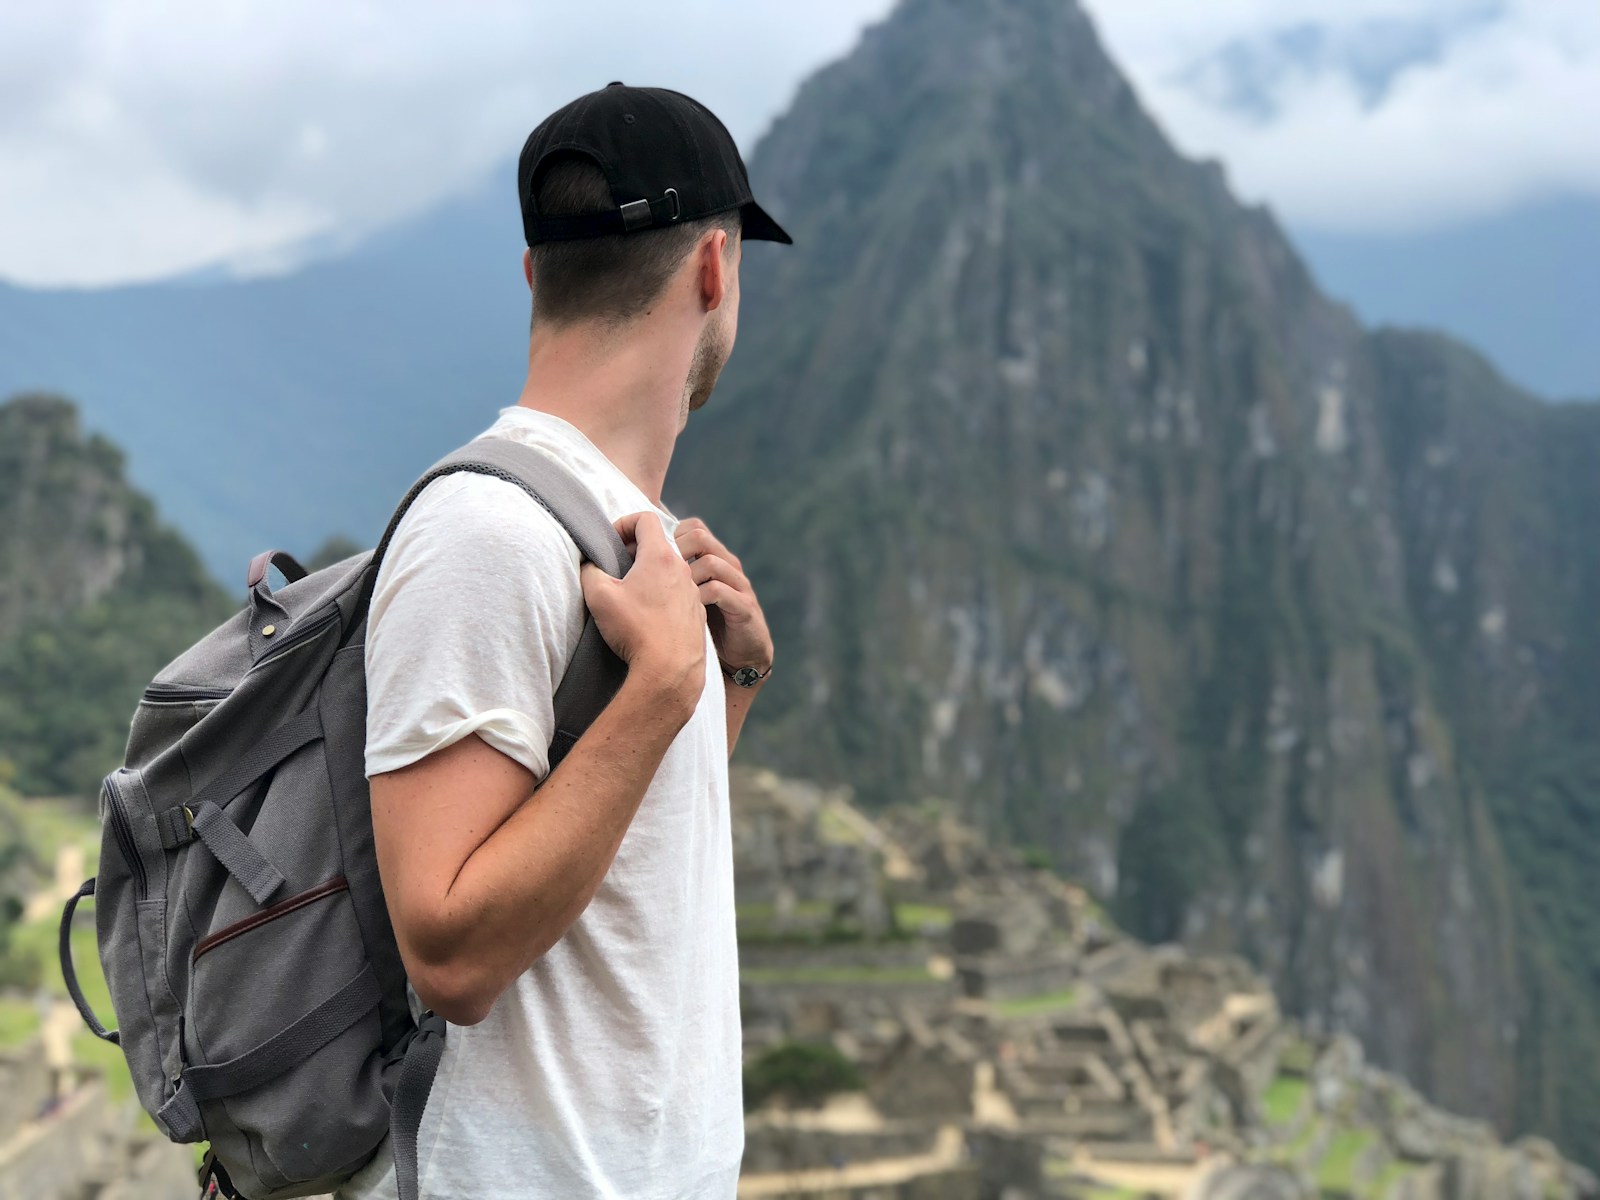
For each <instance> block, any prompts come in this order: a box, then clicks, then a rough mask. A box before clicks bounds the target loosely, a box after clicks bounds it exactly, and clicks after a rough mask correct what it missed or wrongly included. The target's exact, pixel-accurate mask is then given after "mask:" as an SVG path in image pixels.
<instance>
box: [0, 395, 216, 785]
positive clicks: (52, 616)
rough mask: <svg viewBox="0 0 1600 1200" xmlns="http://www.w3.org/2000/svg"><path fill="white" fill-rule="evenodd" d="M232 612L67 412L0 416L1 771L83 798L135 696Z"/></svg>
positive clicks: (40, 401)
mask: <svg viewBox="0 0 1600 1200" xmlns="http://www.w3.org/2000/svg"><path fill="white" fill-rule="evenodd" d="M229 610H230V604H229V602H228V599H227V597H226V596H224V595H223V594H222V592H221V591H220V590H219V589H218V588H217V586H216V584H214V583H213V582H212V581H211V580H210V579H209V578H208V577H207V575H206V574H205V572H204V571H203V570H202V569H201V567H200V563H199V560H198V558H196V556H195V553H194V551H193V550H192V549H191V548H190V547H189V545H188V543H186V542H185V541H184V540H183V538H181V537H180V536H179V535H178V534H177V533H176V532H174V531H173V530H172V529H170V528H169V527H167V526H166V525H164V524H163V523H162V522H161V520H160V519H159V518H158V517H157V515H156V512H155V509H154V507H153V506H152V505H151V503H150V501H149V500H148V499H147V498H146V497H145V496H143V495H142V494H140V493H139V492H138V491H136V490H134V489H133V488H132V487H130V486H129V485H128V483H127V481H126V480H125V479H124V477H123V462H122V455H121V452H120V451H119V450H118V449H117V448H116V447H115V446H113V445H112V444H111V443H110V442H109V441H107V440H106V439H104V438H102V437H97V436H90V435H87V434H85V433H84V431H83V430H82V429H81V428H80V426H79V423H78V418H77V413H76V412H75V411H74V409H73V407H72V406H71V405H70V404H69V403H68V402H67V401H65V400H63V399H60V398H58V397H51V396H37V395H34V396H20V397H16V398H14V399H12V400H10V401H9V402H7V403H5V404H3V405H0V771H4V773H5V775H6V777H7V778H9V780H10V781H11V782H12V783H13V785H14V786H16V787H17V788H19V789H20V790H21V791H22V792H23V793H24V794H28V795H54V794H70V795H76V796H92V795H93V794H94V793H95V792H96V791H97V790H98V787H99V780H100V777H101V776H102V775H104V774H105V773H106V772H107V771H109V770H111V768H113V767H115V766H116V765H117V764H118V763H119V762H121V760H122V749H123V742H124V740H125V738H126V737H127V722H128V718H129V716H130V715H131V714H132V712H133V708H134V705H135V704H136V703H137V702H138V699H139V693H140V691H141V690H142V689H143V687H144V686H145V684H147V683H148V682H149V681H150V679H151V677H152V676H154V675H155V673H156V672H157V671H158V670H159V669H160V668H161V667H162V666H163V665H165V664H166V663H167V662H168V661H170V660H171V659H172V658H173V657H174V655H176V653H177V652H178V651H179V650H181V649H182V648H183V647H185V646H187V645H188V644H189V643H190V642H192V641H194V639H195V638H196V637H198V636H199V635H200V634H201V633H204V632H205V631H206V630H207V629H209V628H210V627H211V626H213V625H215V624H216V623H217V622H218V621H220V620H222V619H223V618H224V617H226V616H227V615H228V612H229Z"/></svg>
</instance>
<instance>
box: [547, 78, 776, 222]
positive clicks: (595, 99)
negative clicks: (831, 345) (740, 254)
mask: <svg viewBox="0 0 1600 1200" xmlns="http://www.w3.org/2000/svg"><path fill="white" fill-rule="evenodd" d="M567 156H579V157H583V158H587V159H590V160H591V161H592V162H594V164H595V165H596V166H598V167H599V168H600V169H601V170H602V171H604V172H605V176H606V179H607V181H608V182H609V183H610V184H611V199H612V201H613V202H614V203H615V205H616V207H615V208H611V209H607V210H606V211H604V212H597V213H581V214H573V215H562V216H549V217H543V216H540V215H539V213H538V212H537V211H536V210H535V208H534V200H533V197H534V194H535V192H536V191H537V190H538V186H539V181H540V180H541V179H542V178H543V177H544V173H545V171H546V170H547V169H548V168H549V167H550V165H551V164H552V163H555V162H557V161H559V160H561V159H562V158H565V157H567ZM517 193H518V197H519V199H520V200H521V202H522V231H523V233H524V234H525V235H526V237H527V239H528V245H530V246H535V245H538V244H539V243H540V242H564V241H570V240H573V239H575V238H590V237H601V236H604V235H605V234H610V233H632V232H634V231H635V230H640V229H656V228H660V227H662V226H665V225H671V224H673V223H674V222H677V221H698V220H700V219H702V218H704V217H712V216H716V215H717V214H718V213H725V212H732V211H733V210H735V209H737V210H738V211H739V215H740V217H741V218H742V220H743V234H744V238H745V240H746V241H768V242H783V243H785V244H792V243H793V241H794V239H793V238H791V237H790V236H789V235H788V234H787V233H785V232H784V231H783V227H782V226H780V225H779V224H778V223H777V222H776V221H774V220H773V219H772V218H771V217H769V216H768V215H767V213H766V210H765V209H763V208H762V207H761V206H760V205H759V204H757V203H756V202H755V198H754V197H753V196H752V195H751V194H750V177H749V175H748V174H747V173H746V171H745V168H744V160H743V159H742V158H740V157H739V148H738V147H737V146H735V145H734V144H733V138H732V136H731V135H730V134H729V133H728V130H727V129H726V128H725V127H724V126H723V124H722V122H721V121H719V120H717V118H716V117H715V115H713V114H712V112H711V110H710V109H709V108H706V107H705V106H704V105H702V104H699V103H697V102H696V101H694V100H691V99H690V98H689V97H688V96H685V95H684V94H683V93H682V92H673V91H668V90H667V89H666V88H638V87H628V86H626V85H624V84H621V83H613V84H610V85H609V86H607V87H604V88H601V89H600V90H599V91H598V92H590V93H589V94H588V95H587V96H579V97H578V98H577V99H576V100H574V101H573V102H572V103H571V104H568V105H567V106H566V107H565V108H561V109H557V110H556V111H555V112H553V113H551V114H550V115H549V116H548V117H546V118H545V119H544V121H542V122H541V123H540V125H539V127H538V128H537V129H535V130H534V131H533V132H532V133H530V134H529V135H528V140H527V142H526V143H525V144H524V145H523V147H522V157H521V158H520V159H519V160H518V161H517Z"/></svg>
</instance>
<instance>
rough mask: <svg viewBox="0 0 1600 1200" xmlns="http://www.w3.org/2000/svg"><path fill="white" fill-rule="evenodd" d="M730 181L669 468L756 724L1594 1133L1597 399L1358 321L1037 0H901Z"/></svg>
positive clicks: (1564, 1129)
mask: <svg viewBox="0 0 1600 1200" xmlns="http://www.w3.org/2000/svg"><path fill="white" fill-rule="evenodd" d="M752 174H753V175H754V176H755V177H756V178H758V179H760V180H761V181H762V182H763V184H764V185H765V188H766V189H767V190H768V191H770V192H771V194H772V203H773V207H774V208H775V209H776V210H777V211H778V212H779V213H780V214H781V215H782V218H783V219H784V220H785V221H786V223H787V224H788V225H789V227H790V228H791V229H792V230H793V232H794V233H795V235H796V239H797V241H798V242H799V243H800V247H801V249H800V251H798V252H796V253H793V254H787V253H782V254H780V253H759V252H752V253H750V254H749V255H748V256H747V259H746V261H747V271H746V275H747V279H746V283H745V297H744V302H743V307H742V310H741V311H742V328H741V334H740V346H739V350H738V352H737V354H736V355H735V359H734V362H733V363H732V364H731V365H730V368H729V370H728V373H727V377H726V380H725V383H724V385H723V387H722V389H721V390H719V393H718V395H717V397H716V398H715V399H714V401H713V403H712V406H711V408H709V409H708V410H707V411H706V413H704V414H703V415H702V416H701V417H700V418H697V420H696V422H695V423H694V424H692V425H691V430H690V433H689V436H688V439H687V441H686V444H685V445H684V447H683V449H682V451H681V453H680V458H679V460H678V462H677V464H676V465H675V476H676V479H677V481H678V493H677V495H675V496H673V497H669V498H671V499H674V500H676V501H677V502H678V503H679V504H680V506H682V507H684V508H687V509H696V510H700V511H703V512H704V513H705V515H706V516H707V517H708V518H709V519H710V520H711V521H712V522H713V524H714V526H715V527H717V528H719V530H720V531H721V532H722V533H723V534H724V535H725V537H726V539H727V540H728V541H729V542H730V543H731V544H732V545H733V546H734V547H735V549H736V550H738V551H739V552H740V553H741V554H742V555H743V556H744V558H745V560H746V565H747V567H748V569H749V571H750V573H751V574H752V575H753V577H754V578H755V579H756V581H757V583H758V585H759V586H760V587H761V589H762V592H763V595H764V597H765V599H766V603H767V606H768V609H769V613H770V615H771V617H772V619H773V622H774V625H775V628H776V631H777V635H778V640H779V645H780V666H779V674H778V676H776V677H775V679H774V682H773V684H772V686H771V687H770V688H769V689H768V694H767V695H766V697H765V698H764V700H763V704H762V707H761V709H760V710H758V713H759V715H758V717H757V719H756V721H755V724H754V725H753V726H752V728H751V730H750V732H749V734H748V735H747V737H748V738H749V743H748V745H749V750H748V751H747V752H748V753H750V754H751V755H752V757H757V758H760V759H764V760H765V761H768V762H771V763H774V764H776V765H779V766H781V767H785V768H789V769H791V770H795V771H803V772H804V773H807V774H809V775H820V776H822V777H823V778H831V779H836V780H848V781H849V782H851V783H852V784H854V785H855V786H856V787H857V788H858V789H859V791H860V793H861V794H862V795H863V796H864V797H865V798H866V799H867V800H868V801H869V802H870V801H875V800H878V801H882V800H887V799H890V798H893V797H897V796H901V795H904V794H905V791H906V789H908V788H909V789H911V790H912V791H913V792H914V793H916V792H920V793H922V794H927V795H935V796H943V797H948V798H951V799H953V800H956V801H957V802H959V803H960V804H962V806H963V807H964V809H965V811H967V812H968V813H969V814H971V815H972V816H973V817H974V818H976V819H978V820H980V821H982V822H984V823H985V824H987V825H988V826H989V827H990V828H991V829H992V830H1004V831H1005V832H1007V833H1008V834H1010V835H1012V836H1014V837H1017V838H1019V839H1021V840H1022V841H1024V842H1025V843H1030V844H1033V845H1035V846H1036V847H1038V848H1040V849H1041V850H1042V851H1045V852H1048V853H1049V854H1051V855H1053V856H1054V857H1055V859H1056V860H1057V861H1058V862H1060V863H1062V864H1063V865H1064V866H1065V867H1066V868H1068V869H1069V870H1070V871H1071V872H1072V873H1073V874H1075V875H1077V876H1078V877H1080V878H1082V879H1084V880H1086V881H1088V882H1089V883H1090V885H1091V886H1092V887H1093V889H1094V890H1095V892H1096V893H1097V894H1098V895H1099V896H1101V897H1102V898H1103V899H1104V900H1106V901H1107V902H1108V903H1109V904H1111V905H1112V906H1113V907H1114V909H1115V910H1116V911H1117V912H1118V913H1119V914H1120V915H1121V917H1122V918H1123V919H1124V920H1126V921H1127V922H1128V923H1129V924H1130V925H1131V926H1132V927H1133V928H1134V929H1135V930H1137V931H1138V932H1140V933H1141V934H1143V935H1145V936H1148V937H1152V938H1158V939H1164V938H1181V939H1183V940H1185V941H1188V942H1190V943H1191V944H1194V945H1197V946H1202V947H1206V948H1211V949H1219V950H1220V949H1237V950H1240V951H1243V952H1244V953H1246V954H1247V955H1248V956H1249V957H1250V958H1251V959H1252V960H1253V961H1255V962H1256V963H1258V964H1260V965H1261V966H1262V967H1263V968H1265V969H1266V970H1267V971H1268V972H1269V974H1270V975H1271V977H1272V978H1273V980H1274V982H1275V985H1276V986H1277V988H1278V989H1279V992H1280V994H1281V995H1282V996H1283V997H1284V999H1285V1001H1286V1002H1287V1004H1288V1005H1289V1006H1290V1008H1291V1009H1292V1010H1293V1011H1295V1012H1297V1013H1298V1014H1301V1015H1302V1016H1303V1017H1304V1018H1305V1019H1306V1020H1307V1021H1308V1022H1309V1023H1310V1024H1311V1025H1312V1027H1314V1028H1325V1029H1329V1030H1350V1031H1353V1032H1355V1033H1357V1034H1359V1035H1360V1036H1361V1037H1362V1038H1363V1039H1364V1040H1365V1041H1366V1042H1367V1044H1368V1046H1369V1047H1370V1049H1371V1050H1372V1051H1373V1052H1374V1054H1375V1056H1376V1057H1377V1058H1378V1059H1379V1060H1380V1061H1382V1062H1385V1063H1387V1064H1389V1065H1392V1066H1394V1067H1396V1068H1398V1069H1400V1070H1401V1071H1403V1072H1405V1073H1406V1074H1408V1075H1410V1076H1411V1077H1412V1078H1414V1079H1416V1080H1417V1081H1418V1082H1420V1083H1421V1085H1422V1086H1423V1087H1424V1089H1425V1090H1427V1091H1428V1092H1429V1093H1430V1094H1432V1095H1434V1096H1435V1097H1437V1098H1439V1099H1441V1100H1442V1101H1444V1102H1446V1103H1448V1104H1450V1105H1452V1106H1455V1107H1458V1108H1462V1109H1465V1110H1467V1111H1470V1112H1472V1113H1475V1114H1479V1115H1484V1116H1488V1117H1490V1118H1492V1119H1494V1120H1495V1121H1496V1122H1498V1123H1499V1124H1500V1125H1501V1126H1502V1127H1504V1128H1508V1129H1509V1128H1540V1129H1544V1130H1547V1131H1551V1132H1555V1133H1558V1134H1559V1136H1560V1137H1561V1138H1562V1139H1563V1141H1564V1143H1565V1144H1566V1145H1568V1146H1569V1147H1570V1148H1572V1149H1573V1150H1575V1151H1578V1152H1579V1153H1581V1154H1583V1155H1585V1156H1587V1157H1588V1158H1589V1159H1590V1160H1591V1161H1594V1160H1597V1159H1600V1128H1597V1127H1596V1124H1595V1121H1594V1118H1593V1115H1592V1114H1593V1113H1594V1112H1595V1111H1596V1108H1597V1106H1600V1094H1597V1092H1596V1084H1595V1072H1594V1071H1593V1069H1592V1065H1593V1063H1594V1061H1595V1057H1594V1056H1595V1052H1596V1047H1597V1046H1600V1037H1597V1036H1596V1029H1597V1007H1600V1003H1597V1000H1596V983H1597V981H1600V959H1597V957H1596V956H1597V954H1600V951H1597V950H1596V946H1597V945H1600V939H1597V938H1596V937H1595V936H1593V935H1594V934H1595V933H1596V932H1597V931H1596V929H1595V926H1594V924H1593V922H1594V918H1593V917H1592V916H1591V915H1590V914H1591V913H1592V912H1593V906H1592V905H1589V904H1587V902H1586V901H1585V900H1584V892H1585V890H1586V888H1585V885H1584V883H1583V881H1584V880H1585V879H1587V878H1593V871H1594V868H1595V867H1596V866H1597V865H1600V863H1597V862H1596V856H1597V855H1600V832H1597V831H1600V769H1597V766H1596V762H1595V755H1594V753H1593V751H1590V750H1588V749H1586V747H1588V746H1594V745H1597V744H1600V739H1597V738H1596V736H1595V735H1596V734H1597V733H1600V729H1596V728H1595V726H1596V724H1597V723H1600V692H1597V690H1596V689H1597V683H1596V679H1597V677H1600V640H1597V635H1596V633H1595V632H1594V624H1593V622H1592V619H1590V618H1589V616H1588V614H1589V613H1592V611H1593V610H1594V603H1595V601H1596V600H1597V599H1600V578H1597V576H1600V556H1597V555H1595V553H1594V552H1593V550H1592V548H1591V547H1589V546H1586V545H1585V541H1584V539H1585V537H1586V536H1587V535H1586V531H1587V530H1588V529H1590V528H1592V527H1593V521H1594V518H1595V517H1597V516H1600V484H1597V482H1596V480H1597V479H1600V472H1597V471H1596V469H1595V465H1594V464H1595V461H1596V460H1595V451H1596V450H1597V449H1600V411H1596V410H1595V409H1594V408H1592V407H1586V406H1584V407H1578V406H1575V407H1570V408H1566V409H1560V410H1555V409H1551V408H1548V407H1546V406H1544V405H1542V404H1540V403H1538V402H1537V401H1535V400H1533V399H1532V398H1530V397H1528V396H1526V395H1522V394H1519V393H1517V392H1516V391H1515V390H1514V389H1512V388H1511V387H1509V386H1508V385H1507V384H1506V383H1505V382H1503V381H1502V380H1501V379H1500V378H1498V377H1497V376H1496V375H1495V373H1494V371H1493V370H1492V368H1491V367H1489V366H1488V364H1486V363H1484V362H1483V361H1482V360H1481V359H1479V358H1478V357H1476V356H1475V355H1474V354H1472V353H1471V352H1470V351H1468V350H1466V349H1465V348H1463V347H1460V346H1458V345H1455V344H1452V343H1450V342H1448V341H1445V340H1443V339H1439V338H1434V337H1430V336H1425V335H1420V334H1412V333H1403V332H1384V333H1380V334H1371V333H1368V332H1367V331H1365V330H1363V329H1362V328H1361V327H1360V326H1359V325H1358V324H1357V323H1356V322H1355V321H1354V320H1353V318H1352V317H1351V316H1350V314H1349V313H1348V312H1347V311H1346V310H1345V309H1343V308H1342V307H1340V306H1338V305H1336V304H1333V303H1331V302H1329V301H1328V300H1327V299H1325V298H1324V297H1323V296H1322V295H1321V294H1320V293H1319V292H1318V290H1317V288H1316V286H1315V283H1314V281H1313V280H1312V279H1311V278H1310V277H1309V276H1308V274H1307V272H1306V271H1305V269H1304V268H1303V266H1302V265H1301V263H1300V262H1299V260H1298V259H1297V258H1296V256H1295V254H1294V252H1293V250H1292V249H1291V247H1290V246H1289V244H1288V243H1287V241H1286V240H1285V239H1284V237H1283V235H1282V234H1281V232H1280V231H1279V229H1278V227H1277V226H1276V225H1275V223H1274V222H1273V220H1272V218H1271V216H1270V215H1269V214H1268V213H1266V212H1265V211H1263V210H1260V209H1251V208H1247V207H1244V206H1241V205H1240V204H1238V203H1237V202H1236V201H1235V200H1234V199H1233V198H1232V197H1231V195H1230V194H1229V192H1228V189H1227V187H1226V184H1225V181H1224V178H1223V175H1222V172H1221V171H1220V170H1219V169H1218V168H1217V167H1216V166H1215V165H1213V164H1204V163H1194V162H1189V161H1186V160H1184V159H1183V158H1181V157H1180V156H1178V155H1177V154H1176V153H1175V152H1174V151H1173V150H1172V149H1171V147H1170V146H1169V145H1168V143H1167V142H1166V141H1165V140H1164V138H1163V137H1162V135H1161V133H1160V131H1159V130H1158V129H1157V128H1156V127H1155V125H1154V124H1153V123H1152V122H1151V121H1150V120H1149V118H1148V117H1147V116H1146V115H1145V114H1144V112H1143V111H1142V110H1141V108H1140V107H1139V104H1138V102H1137V99H1136V97H1135V96H1134V95H1133V93H1132V91H1131V90H1130V89H1129V87H1128V86H1127V84H1126V83H1125V82H1124V81H1123V79H1122V78H1121V76H1120V75H1119V74H1118V72H1117V71H1116V69H1115V67H1114V66H1113V65H1112V64H1111V62H1110V61H1109V60H1108V59H1107V57H1106V56H1105V54H1104V53H1103V51H1102V49H1101V47H1100V45H1099V43H1098V41H1097V39H1096V37H1095V34H1094V30H1093V29H1092V27H1091V25H1090V23H1089V21H1088V20H1087V18H1086V17H1085V16H1084V14H1083V13H1082V12H1081V11H1080V10H1079V9H1078V8H1077V6H1076V5H1075V4H1072V3H1064V2H1062V0H960V2H957V0H905V2H904V3H902V4H901V6H900V7H899V8H898V9H897V10H896V11H895V13H894V14H893V15H892V16H891V17H890V18H889V19H888V20H887V21H886V22H884V23H883V24H882V25H880V26H878V27H876V28H874V29H872V30H869V31H868V33H867V34H866V36H865V37H864V39H863V42H862V44H861V46H860V47H859V48H858V49H857V51H856V52H855V53H854V54H853V55H851V56H850V57H849V58H847V59H846V60H844V61H842V62H840V63H838V64H836V65H834V66H832V67H829V68H828V69H826V70H825V71H823V72H821V73H820V74H819V75H818V76H816V77H815V78H814V79H812V80H811V81H810V82H809V83H808V84H807V85H806V86H805V87H804V88H803V89H802V90H801V93H800V95H799V97H798V99H797V101H796V104H795V106H794V108H793V110H792V111H791V112H790V113H789V114H788V115H786V116H785V117H783V118H782V119H780V120H779V122H778V123H777V124H776V125H775V127H774V128H773V130H772V132H771V133H770V135H769V136H768V137H767V138H766V140H765V141H764V142H763V143H762V145H761V147H760V149H759V151H758V152H757V154H756V155H755V156H754V159H753V161H752Z"/></svg>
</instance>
